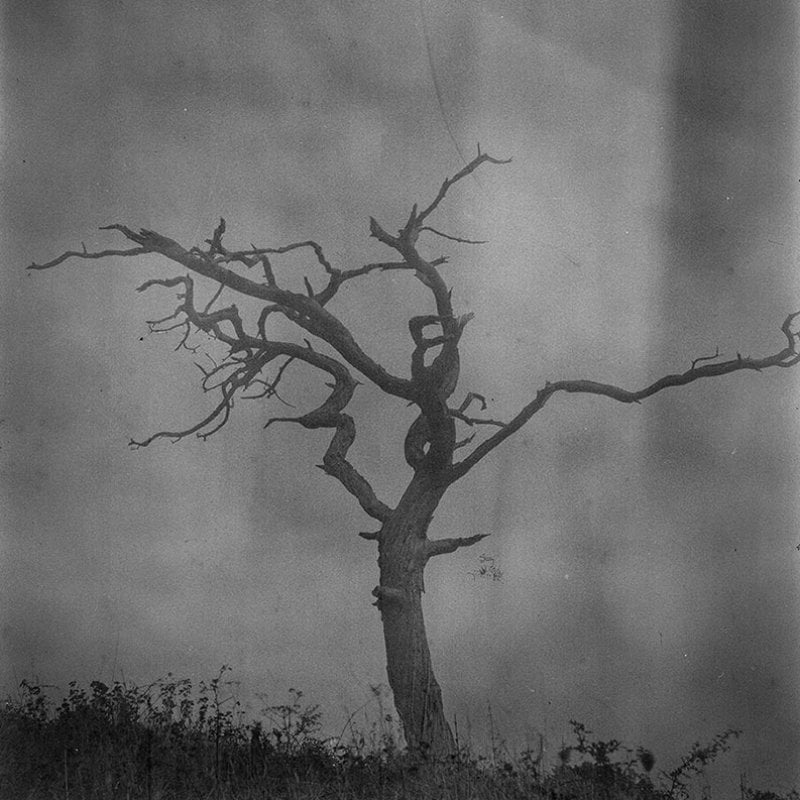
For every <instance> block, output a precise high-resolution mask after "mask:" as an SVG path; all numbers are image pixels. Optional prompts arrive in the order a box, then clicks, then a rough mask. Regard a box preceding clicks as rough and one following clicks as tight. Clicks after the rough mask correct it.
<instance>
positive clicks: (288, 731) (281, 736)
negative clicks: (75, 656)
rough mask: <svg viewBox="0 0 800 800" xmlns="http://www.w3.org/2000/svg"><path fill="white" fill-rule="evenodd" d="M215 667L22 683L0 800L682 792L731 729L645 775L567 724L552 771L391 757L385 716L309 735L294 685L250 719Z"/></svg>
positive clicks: (680, 796)
mask: <svg viewBox="0 0 800 800" xmlns="http://www.w3.org/2000/svg"><path fill="white" fill-rule="evenodd" d="M226 669H227V668H223V670H222V671H221V672H220V674H219V675H218V676H217V677H216V678H214V679H213V680H211V681H208V682H201V683H200V684H199V686H197V687H193V686H192V684H191V682H190V681H189V680H186V679H184V680H176V679H174V678H173V677H172V676H171V675H169V676H167V678H166V679H164V680H160V681H157V682H156V683H154V684H151V685H150V686H147V687H144V688H141V687H137V686H130V685H127V684H126V683H121V682H115V683H114V684H113V685H112V686H108V685H106V684H105V683H101V682H100V681H93V682H92V683H91V684H90V687H89V688H88V690H87V689H84V688H81V687H80V686H79V685H78V684H76V683H71V684H70V686H69V691H68V694H67V695H66V697H64V698H63V700H62V701H61V702H60V703H59V704H56V702H55V701H53V700H51V699H50V698H49V697H48V696H47V694H46V692H45V691H44V689H43V687H41V686H39V685H37V684H34V683H30V682H28V681H23V682H22V684H21V686H20V693H19V697H18V698H16V699H9V700H7V701H6V703H5V706H4V708H3V709H2V711H0V798H2V800H6V799H8V800H11V799H12V798H13V800H38V799H39V798H64V800H106V798H108V799H109V800H111V798H113V799H114V800H116V798H125V799H126V800H138V799H139V798H143V799H145V798H146V800H172V799H173V798H174V800H188V799H189V798H219V800H255V799H256V798H264V799H266V798H270V799H271V798H292V799H293V800H294V799H296V800H311V798H314V799H316V798H331V799H334V800H336V799H341V800H345V798H347V799H348V800H349V799H351V798H352V799H353V800H356V798H358V799H359V800H360V799H361V798H364V800H367V799H369V800H372V799H373V798H375V799H376V800H377V799H380V800H395V798H441V800H472V799H473V798H475V799H476V800H477V799H478V798H481V799H483V798H485V799H486V800H501V798H502V799H503V800H505V799H506V798H508V799H509V800H522V799H523V798H548V799H550V798H552V800H573V799H574V800H590V799H591V800H595V799H597V800H603V799H606V798H607V799H608V800H612V798H626V800H688V798H690V797H691V791H690V783H691V780H692V778H693V777H695V776H696V775H698V774H701V773H702V770H703V768H704V766H705V765H707V764H708V763H710V762H711V761H712V760H714V759H715V758H716V757H717V756H718V755H720V754H721V753H723V752H724V751H725V750H727V749H728V747H729V742H730V740H731V739H732V738H735V737H736V736H737V735H738V732H737V731H725V732H723V733H721V734H719V735H718V736H717V737H715V738H714V740H713V741H712V742H711V743H709V744H707V745H705V746H701V745H700V744H695V745H694V747H693V748H692V749H691V751H690V752H689V754H688V755H687V756H685V757H684V758H683V759H682V761H681V763H680V764H679V765H677V766H676V767H675V768H674V769H672V770H669V771H663V770H662V771H656V770H655V769H654V765H655V759H654V756H653V755H652V754H651V753H650V752H649V751H647V750H644V749H642V748H639V749H638V750H635V751H634V750H631V749H629V748H626V747H624V746H623V745H622V744H621V743H620V742H618V741H616V740H610V741H595V740H593V739H592V738H591V731H589V730H587V729H586V728H585V726H583V725H582V724H581V723H579V722H572V728H573V734H574V737H575V742H574V744H572V745H571V746H567V747H564V748H563V749H562V750H561V752H560V753H559V763H557V764H556V765H554V766H553V765H551V766H549V767H546V766H545V765H544V764H543V759H542V752H541V750H539V752H531V751H526V752H523V753H522V754H521V755H519V756H517V757H515V758H510V757H506V756H505V755H504V754H503V752H502V748H501V747H498V746H495V747H494V748H493V750H494V752H492V754H491V755H490V756H489V757H474V756H471V755H470V754H469V752H467V750H466V749H463V750H462V752H461V753H460V754H459V756H458V757H456V758H453V759H451V760H450V761H448V762H446V763H441V762H440V763H431V762H429V761H427V760H426V759H424V758H420V757H419V756H417V757H416V758H411V757H410V756H408V755H406V754H404V753H403V752H402V751H401V749H400V747H399V746H398V744H397V739H396V737H395V734H394V732H393V731H394V728H393V726H392V724H391V718H390V717H389V716H388V715H384V714H381V719H380V720H379V722H378V723H376V724H374V725H372V726H371V728H370V730H369V731H368V732H366V733H364V732H359V731H358V730H357V729H356V728H355V726H354V725H353V724H352V718H351V720H350V721H349V723H348V725H347V726H346V727H345V730H344V731H343V732H342V734H341V735H340V736H338V737H335V738H333V739H322V738H320V736H319V731H320V716H321V715H320V712H319V709H318V707H317V706H315V705H308V704H306V703H305V702H304V700H303V694H302V692H300V691H296V690H290V692H291V698H290V701H289V702H288V703H285V704H281V705H272V706H269V705H268V706H266V707H265V708H264V710H263V716H262V719H260V720H258V721H247V720H245V718H244V715H243V713H242V711H241V707H240V705H239V703H238V701H236V700H235V698H233V697H232V696H230V695H229V694H227V693H228V692H229V690H230V684H228V683H226V682H224V681H223V677H224V673H225V671H226ZM375 691H376V692H377V690H375ZM741 794H742V800H784V798H785V800H800V795H798V794H797V792H791V793H790V794H789V795H785V796H779V795H777V794H775V793H773V792H762V791H755V790H753V789H749V788H746V787H744V786H743V787H742V790H741ZM704 797H708V794H707V793H705V792H704Z"/></svg>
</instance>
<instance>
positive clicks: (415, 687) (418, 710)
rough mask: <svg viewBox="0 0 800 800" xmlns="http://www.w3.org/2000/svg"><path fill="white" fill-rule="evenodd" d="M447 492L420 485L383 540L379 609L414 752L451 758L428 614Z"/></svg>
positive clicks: (397, 702)
mask: <svg viewBox="0 0 800 800" xmlns="http://www.w3.org/2000/svg"><path fill="white" fill-rule="evenodd" d="M442 493H443V490H442V489H439V488H437V487H435V486H432V485H429V484H426V483H425V482H424V481H418V480H416V479H415V480H414V481H412V484H411V486H409V488H408V490H407V491H406V493H405V495H404V497H403V499H402V500H401V502H400V504H399V505H398V507H397V509H396V511H395V512H394V514H393V515H392V518H391V519H390V520H389V521H388V522H387V523H386V524H385V525H384V528H383V530H382V531H381V536H380V540H379V548H380V550H379V553H380V555H379V558H378V564H379V566H380V585H379V586H377V587H376V588H375V591H374V594H375V597H376V598H377V599H376V605H377V606H378V608H379V609H380V612H381V619H382V622H383V637H384V642H385V644H386V665H387V672H388V676H389V686H390V687H391V689H392V693H393V695H394V703H395V707H396V709H397V713H398V714H399V716H400V721H401V722H402V724H403V732H404V734H405V737H406V743H407V745H408V747H409V749H411V750H412V751H417V752H420V753H422V754H423V755H429V756H435V757H439V756H448V755H451V754H453V753H454V752H455V750H456V745H455V740H454V738H453V734H452V732H451V730H450V726H449V725H448V723H447V719H446V718H445V715H444V708H443V706H442V692H441V689H440V688H439V684H438V682H437V681H436V677H435V676H434V674H433V667H432V664H431V654H430V649H429V647H428V638H427V634H426V633H425V621H424V619H423V615H422V598H421V594H422V591H423V589H424V587H423V577H422V576H423V570H424V568H425V562H426V560H427V556H426V554H425V546H426V543H427V537H426V531H427V528H428V525H429V523H430V520H431V517H432V515H433V511H434V509H435V508H436V506H437V505H438V503H439V500H440V499H441V496H442Z"/></svg>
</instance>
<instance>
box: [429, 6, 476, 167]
mask: <svg viewBox="0 0 800 800" xmlns="http://www.w3.org/2000/svg"><path fill="white" fill-rule="evenodd" d="M424 4H425V0H419V16H420V19H421V20H422V38H423V39H425V51H426V52H427V54H428V67H429V69H430V73H431V79H432V82H433V90H434V92H435V93H436V100H437V102H438V103H439V113H440V114H441V117H442V122H443V123H444V128H445V130H446V131H447V135H448V136H449V137H450V141H451V142H452V143H453V147H455V149H456V152H457V153H458V155H459V157H460V158H461V160H462V161H463V162H464V163H465V164H468V163H469V161H468V160H467V157H466V156H465V155H464V153H463V152H462V151H461V148H460V147H459V146H458V142H457V141H456V137H455V135H454V134H453V129H452V128H451V127H450V123H449V122H448V121H447V114H446V113H445V110H444V103H443V102H442V88H441V86H440V85H439V78H438V77H437V75H436V68H435V67H434V65H433V49H432V48H431V40H430V36H429V35H428V24H427V21H426V19H425V10H424V9H425V5H424ZM473 177H474V176H473Z"/></svg>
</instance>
